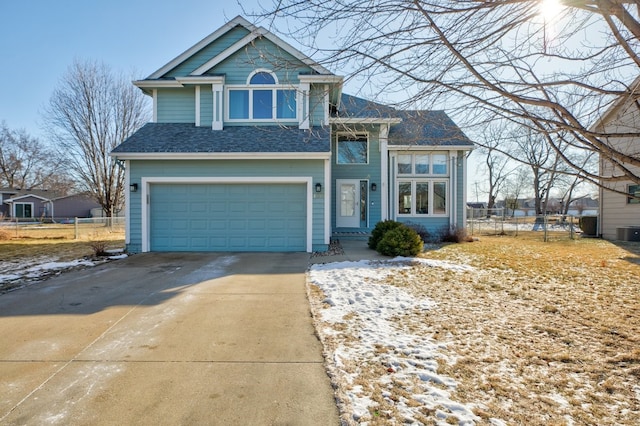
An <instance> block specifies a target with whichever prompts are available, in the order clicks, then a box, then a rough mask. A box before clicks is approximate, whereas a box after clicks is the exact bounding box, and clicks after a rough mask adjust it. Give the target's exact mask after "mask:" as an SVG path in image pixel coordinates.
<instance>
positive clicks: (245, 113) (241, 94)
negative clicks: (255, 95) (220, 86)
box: [229, 90, 249, 119]
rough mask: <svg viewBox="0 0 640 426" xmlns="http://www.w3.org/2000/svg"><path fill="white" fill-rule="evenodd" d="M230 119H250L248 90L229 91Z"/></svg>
mask: <svg viewBox="0 0 640 426" xmlns="http://www.w3.org/2000/svg"><path fill="white" fill-rule="evenodd" d="M229 118H231V119H234V118H236V119H237V118H249V91H248V90H229Z"/></svg>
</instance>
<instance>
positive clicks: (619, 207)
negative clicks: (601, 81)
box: [592, 78, 640, 240]
mask: <svg viewBox="0 0 640 426" xmlns="http://www.w3.org/2000/svg"><path fill="white" fill-rule="evenodd" d="M631 88H632V93H631V94H630V95H625V96H622V97H620V98H619V99H618V100H617V101H616V102H615V103H614V104H613V105H612V106H611V107H610V108H609V109H608V110H607V111H606V112H605V113H604V115H603V116H602V117H601V118H600V120H599V121H598V122H597V123H596V124H595V125H594V126H593V127H592V130H594V131H597V132H602V133H610V134H614V133H635V134H637V133H638V131H639V129H640V105H639V104H638V100H639V99H640V78H639V79H637V80H636V81H634V83H633V84H632V86H631ZM608 143H610V144H611V145H612V146H614V147H616V148H617V149H619V150H621V151H622V152H625V153H627V154H628V155H630V156H634V157H635V158H638V159H640V138H638V137H626V138H621V137H619V138H609V140H608ZM625 167H627V168H628V169H629V170H630V171H631V172H633V173H634V174H635V175H636V176H640V167H635V166H633V165H630V164H625ZM600 174H601V176H616V175H617V176H620V175H621V173H620V171H619V170H616V167H614V165H613V164H612V163H611V162H610V161H607V160H606V159H604V158H602V157H600ZM601 185H602V187H601V188H600V195H599V198H600V216H599V220H598V234H599V235H601V236H602V237H603V238H605V239H612V240H613V239H627V238H626V237H625V236H626V234H627V232H626V229H628V228H637V232H636V231H634V234H635V235H636V236H638V237H640V199H638V198H632V197H629V196H628V195H626V194H633V195H635V196H640V184H639V183H638V182H633V181H630V180H623V181H614V182H607V181H606V180H603V181H601ZM614 191H618V192H614ZM638 240H640V238H638Z"/></svg>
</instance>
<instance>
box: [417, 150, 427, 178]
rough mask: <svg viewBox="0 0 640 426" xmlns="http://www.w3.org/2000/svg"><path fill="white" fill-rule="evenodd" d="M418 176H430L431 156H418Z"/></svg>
mask: <svg viewBox="0 0 640 426" xmlns="http://www.w3.org/2000/svg"><path fill="white" fill-rule="evenodd" d="M416 174H417V175H427V174H429V155H428V154H426V155H416Z"/></svg>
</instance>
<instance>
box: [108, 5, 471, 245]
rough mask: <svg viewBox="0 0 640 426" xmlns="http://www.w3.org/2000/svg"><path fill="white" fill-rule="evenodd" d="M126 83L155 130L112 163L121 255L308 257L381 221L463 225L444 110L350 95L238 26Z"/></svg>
mask: <svg viewBox="0 0 640 426" xmlns="http://www.w3.org/2000/svg"><path fill="white" fill-rule="evenodd" d="M134 84H135V85H136V86H137V87H139V88H140V89H141V90H143V91H144V93H146V94H148V95H149V96H151V97H152V98H153V122H151V123H148V124H146V125H145V126H143V127H142V128H141V129H140V130H139V131H138V132H136V133H135V134H134V135H133V136H131V137H130V138H129V139H127V140H126V141H125V142H123V143H122V144H121V145H120V146H118V147H117V148H116V149H114V151H113V153H112V155H113V156H114V157H116V158H117V159H118V160H119V161H122V162H123V163H124V166H125V168H126V181H127V186H128V188H129V190H128V191H127V192H126V209H127V218H128V220H127V237H126V243H127V248H128V250H129V251H131V252H147V251H307V252H311V251H321V250H326V248H327V247H328V245H329V243H330V239H331V238H332V236H333V235H348V234H362V235H366V234H368V233H369V232H370V231H371V229H373V227H374V226H375V224H376V223H377V222H379V221H381V220H384V219H394V220H399V221H409V222H414V223H419V224H422V225H423V226H425V227H426V228H427V229H428V230H430V231H433V232H435V231H440V230H442V229H455V228H463V227H464V226H465V214H466V209H465V203H466V199H465V186H466V185H465V181H466V173H467V172H466V154H467V152H468V151H469V150H471V149H472V148H473V144H472V142H471V141H470V140H469V139H468V138H467V137H466V136H465V135H464V134H463V133H462V131H461V130H460V129H459V128H458V127H457V126H456V125H455V124H454V123H453V122H452V121H451V119H450V118H449V117H448V116H447V115H446V114H445V113H444V112H443V111H400V110H397V109H394V108H391V107H388V106H384V105H381V104H378V103H374V102H370V101H367V100H364V99H361V98H357V97H354V96H349V95H346V94H344V93H342V86H343V77H341V76H339V75H335V74H333V73H332V72H330V71H329V70H327V69H326V68H324V67H323V66H322V65H320V64H318V63H316V62H315V61H313V60H312V59H311V58H309V57H307V56H306V55H304V54H303V53H301V52H300V51H298V50H297V49H295V48H294V47H292V46H291V45H289V44H288V43H286V42H285V41H283V40H282V39H280V38H278V37H276V36H275V35H273V34H272V33H270V32H269V31H267V30H265V29H264V28H260V27H256V26H254V25H252V24H251V23H249V22H248V21H247V20H245V19H244V18H242V17H236V18H235V19H233V20H231V21H230V22H229V23H227V24H226V25H224V26H223V27H222V28H220V29H218V30H217V31H215V32H214V33H212V34H211V35H209V36H208V37H206V38H204V39H203V40H202V41H200V42H199V43H197V44H196V45H194V46H193V47H191V48H189V49H188V50H186V51H185V52H184V53H182V54H181V55H179V56H178V57H176V58H175V59H173V60H172V61H171V62H169V63H168V64H166V65H165V66H163V67H162V68H160V69H159V70H158V71H156V72H154V73H153V74H151V75H150V76H149V77H148V78H146V79H144V80H140V81H136V82H134Z"/></svg>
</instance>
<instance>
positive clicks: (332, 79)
mask: <svg viewBox="0 0 640 426" xmlns="http://www.w3.org/2000/svg"><path fill="white" fill-rule="evenodd" d="M298 80H300V83H310V84H314V83H316V84H317V83H330V84H342V83H343V82H344V77H343V76H341V75H334V74H330V75H326V74H318V75H316V74H313V75H307V74H302V75H298Z"/></svg>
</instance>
